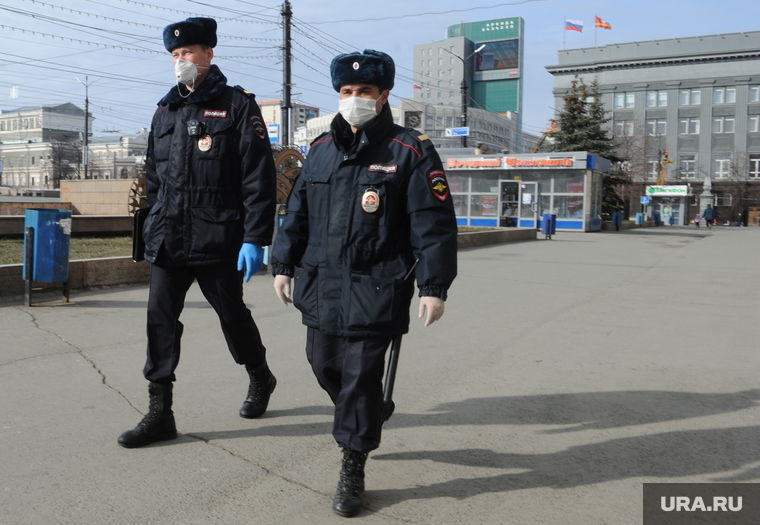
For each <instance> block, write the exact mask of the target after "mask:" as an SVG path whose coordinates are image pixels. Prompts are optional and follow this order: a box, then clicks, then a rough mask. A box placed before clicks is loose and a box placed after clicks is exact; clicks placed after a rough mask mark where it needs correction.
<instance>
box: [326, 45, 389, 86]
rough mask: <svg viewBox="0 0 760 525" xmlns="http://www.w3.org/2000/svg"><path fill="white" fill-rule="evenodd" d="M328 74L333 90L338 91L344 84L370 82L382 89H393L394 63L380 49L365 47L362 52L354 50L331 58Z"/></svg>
mask: <svg viewBox="0 0 760 525" xmlns="http://www.w3.org/2000/svg"><path fill="white" fill-rule="evenodd" d="M330 76H331V77H332V85H333V88H334V89H335V91H340V88H341V87H342V86H345V85H346V84H371V85H373V86H377V87H379V88H380V90H381V91H382V90H384V89H393V80H394V78H395V76H396V65H395V64H394V63H393V59H392V58H391V57H390V56H389V55H387V54H385V53H383V52H382V51H375V50H374V49H365V50H364V53H359V52H358V51H354V52H353V53H344V54H342V55H338V56H336V57H335V58H333V61H332V64H330Z"/></svg>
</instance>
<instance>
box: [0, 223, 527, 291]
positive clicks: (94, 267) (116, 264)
mask: <svg viewBox="0 0 760 525" xmlns="http://www.w3.org/2000/svg"><path fill="white" fill-rule="evenodd" d="M75 224H76V223H75ZM536 238H537V231H536V230H533V229H517V228H504V229H496V230H490V231H483V232H472V233H460V234H459V236H458V238H457V246H458V248H459V249H462V248H474V247H477V246H485V245H488V244H499V243H505V242H519V241H535V240H536ZM21 276H22V265H21V264H6V265H0V297H8V296H17V295H18V296H23V294H24V280H23V278H22V277H21ZM149 279H150V264H148V263H147V262H145V261H143V262H139V263H136V262H134V261H133V260H132V258H131V257H108V258H104V259H81V260H76V261H69V287H70V288H71V289H72V290H76V289H80V288H92V287H99V286H114V285H120V284H137V283H147V282H148V281H149ZM35 287H40V288H51V289H55V288H60V287H61V285H60V283H50V284H48V283H35Z"/></svg>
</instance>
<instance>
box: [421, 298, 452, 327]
mask: <svg viewBox="0 0 760 525" xmlns="http://www.w3.org/2000/svg"><path fill="white" fill-rule="evenodd" d="M445 304H446V303H445V302H444V301H443V299H441V298H440V297H430V296H425V297H420V313H419V315H418V317H419V318H420V319H422V316H423V315H425V314H426V313H427V317H426V318H425V326H426V327H428V326H430V325H431V324H433V323H434V322H436V321H437V320H438V319H440V318H441V317H443V310H444V308H445Z"/></svg>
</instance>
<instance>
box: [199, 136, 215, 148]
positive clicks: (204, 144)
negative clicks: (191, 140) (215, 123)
mask: <svg viewBox="0 0 760 525" xmlns="http://www.w3.org/2000/svg"><path fill="white" fill-rule="evenodd" d="M212 143H213V139H212V138H211V135H203V136H202V137H201V138H199V139H198V149H199V150H201V151H203V152H206V151H208V150H210V149H211V144H212Z"/></svg>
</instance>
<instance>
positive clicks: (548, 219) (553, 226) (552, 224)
mask: <svg viewBox="0 0 760 525" xmlns="http://www.w3.org/2000/svg"><path fill="white" fill-rule="evenodd" d="M541 232H542V233H543V234H544V235H546V237H547V238H548V239H551V238H552V235H554V234H555V233H557V215H556V214H553V213H544V215H543V216H542V217H541Z"/></svg>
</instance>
